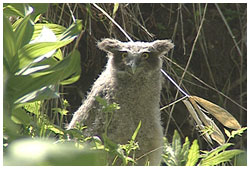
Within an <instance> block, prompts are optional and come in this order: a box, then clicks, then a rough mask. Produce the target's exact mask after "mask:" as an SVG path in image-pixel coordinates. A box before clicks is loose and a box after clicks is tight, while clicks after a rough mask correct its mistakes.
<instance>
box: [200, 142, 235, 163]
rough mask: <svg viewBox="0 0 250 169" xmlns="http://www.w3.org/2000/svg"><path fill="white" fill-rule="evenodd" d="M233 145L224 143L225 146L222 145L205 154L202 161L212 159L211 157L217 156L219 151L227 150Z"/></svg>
mask: <svg viewBox="0 0 250 169" xmlns="http://www.w3.org/2000/svg"><path fill="white" fill-rule="evenodd" d="M231 145H233V144H232V143H226V144H223V145H221V146H219V147H217V148H215V149H213V150H211V151H210V152H208V154H207V157H206V158H203V159H202V160H205V159H207V160H208V159H210V158H212V157H213V156H215V155H216V154H218V153H219V152H220V151H223V150H225V149H226V148H228V147H229V146H231Z"/></svg>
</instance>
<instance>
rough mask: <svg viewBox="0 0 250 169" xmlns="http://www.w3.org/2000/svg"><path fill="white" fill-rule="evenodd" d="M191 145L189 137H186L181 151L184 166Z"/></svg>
mask: <svg viewBox="0 0 250 169" xmlns="http://www.w3.org/2000/svg"><path fill="white" fill-rule="evenodd" d="M189 146H190V142H189V139H188V137H186V139H185V143H184V144H183V146H182V149H181V152H180V154H181V161H180V162H181V165H182V166H183V165H185V164H186V162H187V159H188V151H189Z"/></svg>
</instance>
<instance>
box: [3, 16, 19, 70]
mask: <svg viewBox="0 0 250 169" xmlns="http://www.w3.org/2000/svg"><path fill="white" fill-rule="evenodd" d="M3 32H4V36H3V57H4V59H5V61H6V62H5V63H4V66H6V67H7V69H8V70H9V71H10V72H14V71H15V70H16V69H17V65H18V62H17V60H18V59H17V56H16V54H17V46H16V37H15V34H14V32H13V30H12V26H11V24H10V22H9V21H8V19H7V18H6V16H5V15H3Z"/></svg>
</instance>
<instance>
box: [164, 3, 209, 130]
mask: <svg viewBox="0 0 250 169" xmlns="http://www.w3.org/2000/svg"><path fill="white" fill-rule="evenodd" d="M206 11H207V4H206V5H205V8H204V11H203V16H202V20H201V24H200V26H199V29H198V32H197V35H196V37H195V40H194V43H193V46H192V49H191V53H190V55H189V59H188V61H187V64H186V67H185V69H184V72H183V74H182V76H181V80H180V82H179V85H178V86H181V84H182V81H183V79H184V76H185V74H186V72H187V69H188V67H189V64H190V62H191V59H192V56H193V52H194V48H195V46H196V43H197V40H198V38H199V35H200V32H201V28H202V26H203V22H204V20H205V16H206ZM179 91H180V90H177V92H176V95H175V100H176V99H177V97H178V94H179ZM174 107H175V105H173V106H172V108H171V111H170V116H172V114H173V110H174ZM170 120H171V118H169V119H168V122H167V125H166V129H165V135H166V134H167V132H168V127H169V124H170Z"/></svg>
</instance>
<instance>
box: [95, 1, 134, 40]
mask: <svg viewBox="0 0 250 169" xmlns="http://www.w3.org/2000/svg"><path fill="white" fill-rule="evenodd" d="M92 4H93V5H94V7H96V8H97V9H98V10H100V11H101V12H102V13H103V14H104V15H105V16H106V17H107V18H109V20H110V21H111V22H113V24H115V25H116V26H117V27H118V28H119V29H120V31H121V32H122V33H123V34H124V35H125V36H126V37H127V38H128V40H129V41H130V42H133V40H132V39H131V38H130V37H129V36H128V34H127V33H126V32H125V31H124V30H123V29H122V27H121V26H120V25H119V24H118V23H117V22H116V21H115V20H114V19H113V18H112V17H110V16H109V14H108V13H107V12H106V11H104V10H103V9H102V8H100V7H99V6H98V5H96V4H95V3H92Z"/></svg>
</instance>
